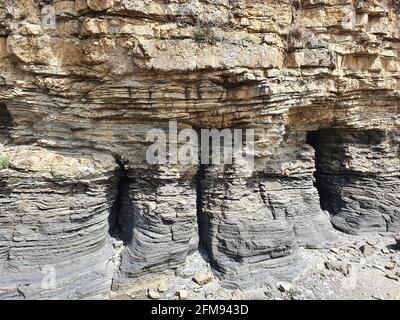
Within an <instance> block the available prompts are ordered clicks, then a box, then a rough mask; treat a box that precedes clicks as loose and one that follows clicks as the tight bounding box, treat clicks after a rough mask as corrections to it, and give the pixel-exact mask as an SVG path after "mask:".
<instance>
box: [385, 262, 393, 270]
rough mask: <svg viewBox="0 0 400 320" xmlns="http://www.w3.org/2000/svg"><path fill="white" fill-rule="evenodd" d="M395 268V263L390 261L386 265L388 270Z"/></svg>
mask: <svg viewBox="0 0 400 320" xmlns="http://www.w3.org/2000/svg"><path fill="white" fill-rule="evenodd" d="M394 268H395V265H394V264H393V263H388V264H387V265H386V266H385V269H388V270H394Z"/></svg>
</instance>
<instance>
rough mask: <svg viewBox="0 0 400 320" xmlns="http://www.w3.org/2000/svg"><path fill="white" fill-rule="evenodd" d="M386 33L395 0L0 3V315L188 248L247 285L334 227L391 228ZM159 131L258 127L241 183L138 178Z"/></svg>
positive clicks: (231, 169) (394, 133)
mask: <svg viewBox="0 0 400 320" xmlns="http://www.w3.org/2000/svg"><path fill="white" fill-rule="evenodd" d="M46 6H50V7H51V8H53V9H54V12H55V18H56V21H55V25H56V29H49V28H47V27H46V26H47V25H46V24H45V23H44V22H43V21H44V19H47V18H48V11H46V10H43V8H48V7H46ZM50 12H51V11H50ZM399 22H400V2H399V1H397V0H382V1H377V0H358V1H355V0H346V1H343V0H279V1H277V0H252V1H247V0H188V1H182V0H76V1H61V0H54V1H36V0H18V1H11V0H0V298H48V297H50V298H91V297H108V296H109V294H110V291H111V288H114V289H122V288H125V287H129V286H132V285H136V284H138V283H145V282H146V281H148V279H151V278H153V277H156V276H159V275H163V274H168V273H169V272H170V271H173V270H174V269H176V268H178V267H179V266H180V265H181V264H182V263H183V262H184V261H185V259H186V257H187V256H188V255H189V254H191V253H193V252H195V251H197V250H198V249H199V247H200V248H201V250H202V252H203V253H204V254H206V255H208V256H209V259H210V262H211V265H212V267H213V271H214V272H215V275H216V276H218V277H219V278H220V279H221V281H222V282H223V284H224V285H225V286H227V287H231V288H254V287H257V286H263V285H264V284H265V283H266V282H268V281H270V280H271V279H287V278H293V277H295V276H296V275H297V274H298V272H299V271H301V270H302V268H303V267H304V261H302V259H301V257H299V256H298V248H299V246H304V247H307V248H319V247H326V246H330V245H331V244H332V243H333V242H335V241H337V240H338V239H337V236H336V233H335V232H334V231H333V226H334V227H336V228H337V229H339V230H341V231H344V232H348V233H363V232H376V231H397V232H398V231H400V209H399V208H400V197H399V191H400V189H399V188H400V184H399V179H400V170H399V169H400V142H399V131H400V116H399V114H400V113H399V105H400V104H399V97H400V91H399V89H400V81H399V76H400V63H399V54H400V52H399V51H400V28H399ZM171 120H174V121H177V124H178V129H185V128H194V129H196V130H199V129H202V128H209V129H211V128H216V129H230V130H233V129H235V128H243V129H246V128H247V129H249V128H251V129H254V130H255V148H254V159H255V167H254V170H253V171H246V170H244V171H243V166H242V164H241V163H238V162H235V163H234V164H232V165H206V164H200V165H197V164H191V165H182V164H175V165H174V164H165V165H151V164H149V163H148V162H147V161H146V157H145V155H146V150H147V148H148V146H149V142H147V141H146V133H147V132H148V131H149V130H150V129H152V128H160V129H162V130H165V132H168V130H169V121H171ZM178 143H183V141H179V142H178ZM243 172H245V173H244V174H243ZM331 222H332V224H333V226H332V224H331ZM121 241H122V242H123V244H122V246H121V244H120V242H121ZM52 280H54V283H53V282H52Z"/></svg>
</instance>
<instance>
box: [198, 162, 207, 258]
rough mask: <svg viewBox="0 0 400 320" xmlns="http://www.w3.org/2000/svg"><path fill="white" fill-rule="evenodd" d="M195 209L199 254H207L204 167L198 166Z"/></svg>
mask: <svg viewBox="0 0 400 320" xmlns="http://www.w3.org/2000/svg"><path fill="white" fill-rule="evenodd" d="M195 179H196V209H197V227H198V232H199V250H200V252H201V253H205V252H207V247H208V228H209V225H208V217H207V216H206V215H205V214H204V212H203V181H204V166H203V165H201V164H200V165H199V168H198V170H197V174H196V177H195Z"/></svg>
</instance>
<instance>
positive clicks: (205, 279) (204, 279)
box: [193, 271, 212, 286]
mask: <svg viewBox="0 0 400 320" xmlns="http://www.w3.org/2000/svg"><path fill="white" fill-rule="evenodd" d="M193 280H194V281H195V282H196V283H198V284H199V285H201V286H202V285H205V284H207V283H209V282H211V281H212V275H210V274H209V273H206V272H201V271H198V272H196V273H195V274H194V277H193Z"/></svg>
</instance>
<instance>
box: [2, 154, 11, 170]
mask: <svg viewBox="0 0 400 320" xmlns="http://www.w3.org/2000/svg"><path fill="white" fill-rule="evenodd" d="M9 166H10V159H9V158H8V157H7V156H5V157H0V169H2V170H4V169H7V168H8V167H9Z"/></svg>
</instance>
